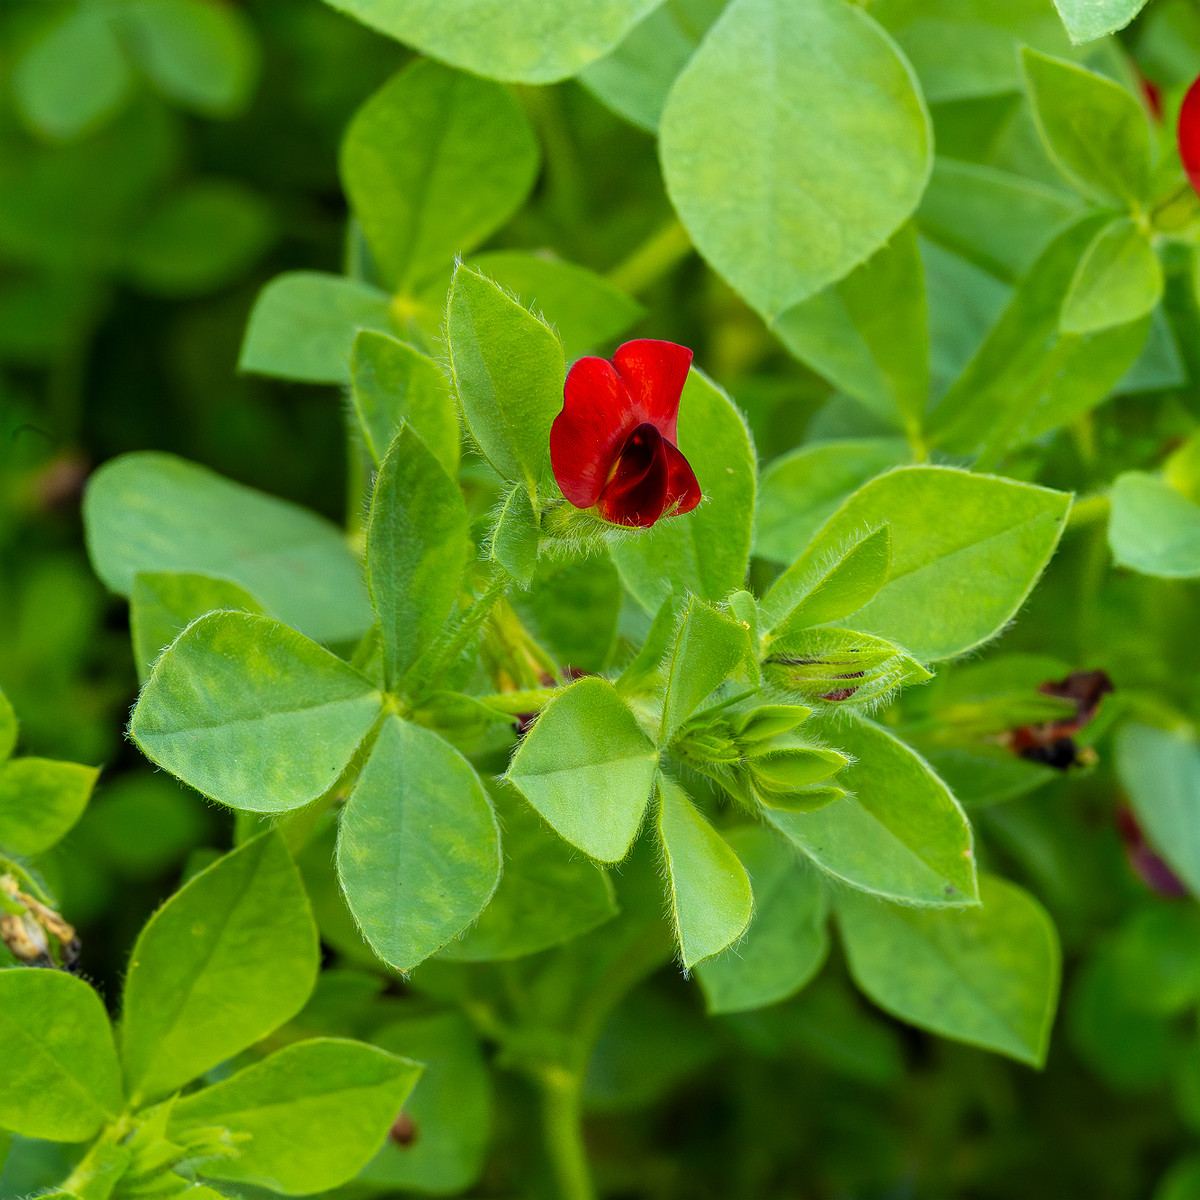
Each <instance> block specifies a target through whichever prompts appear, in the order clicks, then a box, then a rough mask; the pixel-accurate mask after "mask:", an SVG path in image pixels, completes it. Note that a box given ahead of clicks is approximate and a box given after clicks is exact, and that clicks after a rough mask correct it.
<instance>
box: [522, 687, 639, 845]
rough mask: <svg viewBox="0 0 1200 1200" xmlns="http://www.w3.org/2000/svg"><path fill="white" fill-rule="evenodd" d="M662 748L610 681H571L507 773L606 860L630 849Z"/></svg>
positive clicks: (576, 840)
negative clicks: (651, 737) (646, 733)
mask: <svg viewBox="0 0 1200 1200" xmlns="http://www.w3.org/2000/svg"><path fill="white" fill-rule="evenodd" d="M657 769H658V753H657V751H656V750H655V748H654V743H653V742H652V741H651V740H650V739H649V738H648V737H647V736H646V735H645V734H644V733H643V732H642V730H641V728H640V727H639V726H638V723H637V721H636V719H635V718H634V715H633V713H632V712H630V711H629V709H628V707H627V706H626V704H625V701H624V700H622V699H621V697H620V696H619V695H618V694H617V691H616V689H615V688H614V687H613V685H612V684H611V683H609V682H608V681H607V680H605V679H599V678H594V677H589V678H586V679H580V680H578V681H577V682H576V683H573V684H571V686H570V687H568V688H567V689H566V690H565V691H563V692H560V693H559V694H558V695H557V696H556V697H555V698H554V699H553V700H551V701H550V703H549V704H548V705H546V707H545V708H544V709H543V710H542V712H541V715H540V716H539V717H538V719H537V721H536V722H535V724H534V726H533V728H532V729H531V730H530V731H529V733H527V734H526V735H525V739H524V741H523V742H522V743H521V745H520V747H519V748H518V749H517V753H516V754H515V755H514V756H513V760H512V763H511V765H510V766H509V768H508V774H507V776H506V778H507V779H508V780H509V781H510V782H512V783H514V784H515V785H516V786H517V788H518V790H519V791H520V792H521V794H522V795H523V796H524V797H525V799H526V800H528V801H529V803H530V804H532V805H533V807H534V808H536V809H537V811H538V812H539V813H541V814H542V816H543V817H545V819H546V820H547V821H548V822H549V823H550V825H551V826H552V827H553V828H554V830H555V832H557V833H558V834H559V836H560V837H562V838H564V839H565V840H566V841H568V842H570V843H571V845H572V846H577V847H578V848H579V849H580V850H582V851H583V852H584V853H585V854H589V855H591V857H592V858H595V859H598V860H599V861H600V862H619V861H620V860H621V859H622V858H624V857H625V855H626V854H628V853H629V847H630V846H631V845H632V843H633V839H634V835H635V834H636V833H637V831H638V828H639V827H640V826H641V823H642V814H643V813H644V812H645V810H646V804H647V803H648V801H649V799H650V791H651V788H652V787H653V786H654V774H655V771H656V770H657Z"/></svg>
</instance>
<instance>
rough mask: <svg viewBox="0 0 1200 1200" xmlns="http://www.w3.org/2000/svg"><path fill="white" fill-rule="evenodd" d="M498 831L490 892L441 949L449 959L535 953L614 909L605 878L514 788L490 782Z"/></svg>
mask: <svg viewBox="0 0 1200 1200" xmlns="http://www.w3.org/2000/svg"><path fill="white" fill-rule="evenodd" d="M491 795H492V800H493V803H494V804H495V806H496V811H497V815H498V816H499V818H500V825H501V828H502V829H503V830H504V838H503V849H504V871H503V874H502V875H501V876H500V885H499V887H497V888H496V893H495V895H494V896H493V897H492V899H491V901H490V902H489V903H488V906H487V908H485V909H484V910H483V912H482V914H481V915H480V917H479V920H478V921H476V922H475V924H474V925H472V926H471V927H470V928H469V929H468V930H467V931H466V932H465V933H463V934H462V936H461V937H459V938H458V939H456V940H455V941H453V942H451V943H450V944H449V945H448V946H446V947H445V948H444V949H443V950H442V951H441V955H440V957H441V958H444V959H449V960H450V961H452V962H495V961H498V960H503V959H510V958H521V957H523V956H524V955H526V954H536V953H538V951H540V950H545V949H547V948H549V947H550V946H557V945H559V944H561V943H562V942H568V941H570V940H571V939H572V938H576V937H579V936H580V935H581V934H584V933H587V932H588V931H589V930H591V929H594V928H595V927H596V926H597V925H600V924H603V922H605V921H607V920H609V919H610V918H612V917H615V916H616V915H617V906H616V903H615V901H614V898H613V889H612V884H610V883H609V881H608V876H607V875H606V874H605V873H604V872H603V871H601V870H600V869H598V868H597V867H596V866H595V865H593V864H592V863H590V862H588V861H587V860H586V859H584V858H582V857H581V856H580V855H578V854H576V853H575V852H574V851H573V850H572V849H571V848H570V847H569V846H567V845H565V844H564V843H563V840H562V838H560V837H558V835H557V834H555V833H554V832H553V831H552V830H551V829H549V828H548V827H547V825H546V823H545V822H544V821H543V820H542V819H541V817H539V816H538V815H537V813H535V812H533V811H531V810H530V808H529V806H528V805H527V804H526V803H525V802H524V801H523V800H522V799H521V798H520V796H518V795H517V793H516V790H515V789H514V788H508V787H504V786H498V787H495V788H494V789H493V790H492V792H491Z"/></svg>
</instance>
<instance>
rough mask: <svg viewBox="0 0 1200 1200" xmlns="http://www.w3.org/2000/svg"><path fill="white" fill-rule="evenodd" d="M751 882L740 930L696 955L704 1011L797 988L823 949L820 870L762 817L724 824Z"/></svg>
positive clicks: (742, 1007) (772, 999)
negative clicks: (722, 945) (733, 938)
mask: <svg viewBox="0 0 1200 1200" xmlns="http://www.w3.org/2000/svg"><path fill="white" fill-rule="evenodd" d="M725 839H726V841H727V842H728V843H729V845H730V846H732V847H733V850H734V852H735V853H736V854H737V856H738V858H739V859H740V860H741V861H742V864H743V865H744V866H745V868H746V871H747V872H748V874H749V876H750V884H751V887H752V888H753V889H754V917H753V919H752V920H751V922H750V927H749V929H748V930H747V931H746V936H745V937H744V938H742V940H741V941H740V942H739V943H738V944H737V945H736V946H733V947H731V948H730V949H728V950H726V951H725V952H724V953H723V954H720V955H717V956H716V957H714V958H710V959H708V960H707V961H705V962H702V963H701V964H700V965H699V966H698V967H697V968H696V976H697V978H698V979H699V981H700V987H701V989H702V990H703V992H704V998H705V1001H706V1002H707V1005H708V1011H709V1012H710V1013H731V1012H746V1011H747V1010H749V1009H754V1008H763V1007H765V1006H766V1005H768V1004H778V1003H779V1001H781V1000H786V999H787V998H788V997H789V996H792V995H795V993H796V992H798V991H799V990H800V989H801V988H802V987H804V985H805V984H806V983H808V982H809V980H811V979H812V978H813V976H814V975H816V973H817V972H818V971H819V970H820V969H821V964H822V963H824V961H825V958H826V955H828V953H829V931H828V928H827V925H826V919H825V918H826V914H827V910H828V902H827V900H826V896H825V889H824V887H823V886H822V884H821V876H820V874H819V873H818V872H817V871H816V870H814V869H813V868H812V867H811V866H808V865H806V863H805V862H804V860H803V859H802V858H800V857H799V856H798V855H797V853H796V851H795V849H794V848H793V847H791V846H790V845H789V844H788V843H787V842H786V841H784V840H783V838H781V837H779V836H778V835H777V834H774V833H772V832H771V831H770V830H769V829H764V828H763V827H762V826H761V825H743V826H740V827H739V828H737V829H730V830H727V831H726V832H725Z"/></svg>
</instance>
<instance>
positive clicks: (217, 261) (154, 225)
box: [125, 179, 274, 297]
mask: <svg viewBox="0 0 1200 1200" xmlns="http://www.w3.org/2000/svg"><path fill="white" fill-rule="evenodd" d="M273 225H274V222H273V219H272V214H271V210H270V208H269V207H268V205H267V203H266V201H265V200H264V199H263V198H262V197H261V196H260V195H259V194H258V193H257V192H254V191H251V190H250V189H249V188H247V187H245V186H243V185H242V184H240V183H235V182H233V181H232V180H224V179H200V180H196V181H195V182H193V183H189V184H187V185H185V186H184V187H182V188H180V189H179V190H178V191H175V192H172V193H171V194H170V195H168V196H167V197H166V198H165V199H164V200H163V201H162V203H161V204H159V205H158V207H157V208H155V210H154V211H153V212H152V213H150V214H149V215H148V216H147V217H146V219H145V220H144V221H142V222H139V224H138V227H137V229H136V230H135V231H134V234H133V236H132V237H131V238H130V240H129V243H128V246H127V250H126V262H125V269H126V271H127V272H128V273H129V276H130V278H131V280H132V281H133V282H134V284H136V285H137V286H138V287H140V288H142V289H143V290H145V291H149V292H154V293H155V294H157V295H161V296H172V297H173V296H191V295H197V294H203V293H205V292H210V291H214V290H215V289H216V288H219V287H221V286H223V285H225V284H228V283H232V282H233V281H234V280H235V279H237V278H239V276H241V275H242V273H243V272H244V271H245V270H246V268H247V267H249V266H250V264H251V263H252V262H253V261H254V260H255V259H256V258H257V257H258V256H259V255H260V254H261V253H262V251H263V250H265V249H266V247H267V244H268V243H269V242H270V240H271V238H272V235H273V233H274V229H273Z"/></svg>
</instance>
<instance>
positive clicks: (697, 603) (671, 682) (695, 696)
mask: <svg viewBox="0 0 1200 1200" xmlns="http://www.w3.org/2000/svg"><path fill="white" fill-rule="evenodd" d="M749 658H750V631H749V630H748V629H747V628H746V627H745V625H743V624H742V623H741V622H740V621H735V620H734V619H733V618H732V617H728V616H726V615H725V614H724V613H722V612H718V611H717V610H716V609H715V608H713V607H712V606H711V605H709V604H706V603H705V602H704V601H703V600H697V599H695V598H693V599H691V600H689V601H688V604H687V607H686V608H685V609H684V611H683V619H682V621H681V622H680V624H679V627H678V629H677V631H676V635H675V648H674V651H673V653H672V654H671V661H670V664H669V666H668V668H667V692H666V697H665V699H664V700H663V711H662V724H661V726H660V729H659V739H658V740H659V744H660V745H664V746H665V745H667V744H668V743H669V742H670V741H671V739H672V738H673V737H674V736H675V734H676V733H677V732H678V731H679V727H680V726H681V725H682V724H683V723H684V721H686V720H687V719H688V717H690V716H691V715H692V713H694V712H695V711H696V709H697V708H699V707H700V705H701V704H702V703H703V701H704V699H705V697H707V696H708V695H710V694H711V693H712V692H713V691H714V690H715V689H716V688H718V687H719V686H720V685H721V684H722V683H724V682H725V679H726V677H727V676H729V675H730V674H732V673H733V671H734V670H735V669H736V668H737V667H738V666H740V665H741V664H742V663H745V662H746V661H747V660H748V659H749Z"/></svg>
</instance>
